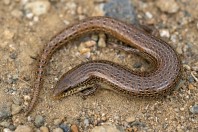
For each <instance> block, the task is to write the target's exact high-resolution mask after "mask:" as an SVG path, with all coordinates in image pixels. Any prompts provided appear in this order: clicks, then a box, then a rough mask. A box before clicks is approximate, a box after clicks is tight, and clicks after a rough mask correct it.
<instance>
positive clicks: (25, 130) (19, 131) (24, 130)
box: [15, 125, 33, 132]
mask: <svg viewBox="0 0 198 132" xmlns="http://www.w3.org/2000/svg"><path fill="white" fill-rule="evenodd" d="M15 132H33V129H32V128H31V127H29V126H25V125H19V126H18V127H17V128H16V130H15Z"/></svg>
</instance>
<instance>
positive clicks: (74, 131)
mask: <svg viewBox="0 0 198 132" xmlns="http://www.w3.org/2000/svg"><path fill="white" fill-rule="evenodd" d="M71 131H72V132H78V127H77V126H76V125H75V124H73V125H72V126H71Z"/></svg>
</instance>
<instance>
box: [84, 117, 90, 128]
mask: <svg viewBox="0 0 198 132" xmlns="http://www.w3.org/2000/svg"><path fill="white" fill-rule="evenodd" d="M84 126H85V127H88V126H89V119H87V118H85V119H84Z"/></svg>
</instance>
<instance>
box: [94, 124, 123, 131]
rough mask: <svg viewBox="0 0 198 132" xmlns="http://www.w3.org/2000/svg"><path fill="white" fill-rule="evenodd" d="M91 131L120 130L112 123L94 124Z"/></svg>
mask: <svg viewBox="0 0 198 132" xmlns="http://www.w3.org/2000/svg"><path fill="white" fill-rule="evenodd" d="M91 132H122V131H120V130H119V129H117V128H116V126H113V125H103V126H95V127H94V128H93V129H92V130H91ZM123 132H124V131H123Z"/></svg>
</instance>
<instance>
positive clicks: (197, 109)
mask: <svg viewBox="0 0 198 132" xmlns="http://www.w3.org/2000/svg"><path fill="white" fill-rule="evenodd" d="M190 112H191V113H193V114H198V105H197V104H196V105H194V106H192V108H190Z"/></svg>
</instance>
